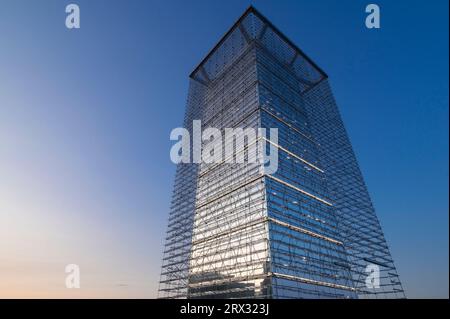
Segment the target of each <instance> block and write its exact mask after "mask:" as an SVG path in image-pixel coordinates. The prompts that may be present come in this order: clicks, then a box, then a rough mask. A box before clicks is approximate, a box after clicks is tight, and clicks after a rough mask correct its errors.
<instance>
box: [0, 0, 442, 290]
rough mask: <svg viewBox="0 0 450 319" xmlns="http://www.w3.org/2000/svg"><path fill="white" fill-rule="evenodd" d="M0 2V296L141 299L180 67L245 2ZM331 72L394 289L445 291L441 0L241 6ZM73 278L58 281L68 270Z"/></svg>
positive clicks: (156, 239) (156, 251)
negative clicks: (375, 14)
mask: <svg viewBox="0 0 450 319" xmlns="http://www.w3.org/2000/svg"><path fill="white" fill-rule="evenodd" d="M71 2H74V3H77V4H79V5H80V9H81V29H79V30H68V29H66V28H65V25H64V21H65V16H66V14H65V11H64V9H65V6H66V5H67V4H68V3H70V2H69V1H62V0H46V1H16V0H14V1H13V0H2V1H0V297H146V298H149V297H150V298H151V297H155V296H156V289H157V281H158V279H159V267H160V264H161V252H162V244H163V237H164V232H165V228H166V223H167V215H168V210H169V202H170V195H171V191H172V182H173V177H174V172H175V165H174V164H172V163H171V162H170V158H169V149H170V147H171V145H172V142H171V141H170V140H169V133H170V131H171V129H172V128H174V127H177V126H179V125H180V124H181V123H182V118H183V114H184V107H185V101H186V94H187V87H188V80H187V76H188V74H189V73H190V72H191V71H192V70H193V68H194V67H195V66H196V64H197V63H198V62H199V61H200V60H201V59H202V58H203V57H204V56H205V54H206V53H207V52H208V51H209V49H210V48H211V47H212V46H213V45H214V44H215V43H216V42H217V41H218V40H219V38H220V37H221V36H222V35H223V33H224V32H225V31H227V30H228V28H229V27H230V26H231V25H232V23H233V22H234V21H235V20H236V19H237V18H238V17H239V16H240V14H241V13H242V12H243V11H244V10H245V9H246V7H247V6H248V5H249V4H250V1H237V0H233V1H228V0H227V1H221V2H219V1H206V0H205V1H137V0H134V1H103V0H95V1H92V0H91V1H86V0H76V1H75V0H74V1H71ZM252 3H253V4H254V5H255V6H256V8H257V9H259V10H260V11H261V12H262V13H263V14H264V15H265V16H267V17H268V18H269V19H270V20H271V21H272V22H273V23H274V24H275V25H276V26H278V27H279V29H280V30H282V31H283V32H284V33H285V34H286V35H287V36H288V37H289V38H290V39H292V40H293V42H295V43H296V44H298V46H299V47H300V48H302V49H303V50H304V51H305V52H306V53H307V54H308V55H309V56H311V57H312V59H313V60H315V61H316V62H317V63H318V64H319V65H320V66H321V67H322V68H323V69H324V70H325V71H326V72H327V73H328V74H329V76H330V81H331V84H332V87H333V90H334V93H335V97H336V99H337V102H338V105H339V106H340V109H341V112H342V116H343V118H344V121H345V124H346V127H347V129H348V132H349V135H350V138H351V140H352V143H353V146H354V149H355V151H356V154H357V157H358V159H359V162H360V165H361V169H362V171H363V174H364V176H365V179H366V182H367V185H368V187H369V191H370V193H371V195H372V198H373V200H374V204H375V207H376V209H377V212H378V215H379V218H380V220H381V223H382V226H383V228H384V231H385V235H386V237H387V240H388V243H389V245H390V248H391V251H392V254H393V257H394V260H395V261H396V265H397V268H398V271H399V273H400V276H401V279H402V281H403V284H404V287H405V289H406V293H407V296H408V297H448V281H449V278H448V274H449V269H448V239H449V238H448V214H449V208H448V177H449V176H448V161H449V159H448V151H449V149H448V146H449V141H448V55H449V52H448V2H447V1H428V2H426V1H376V3H378V4H379V5H380V7H381V19H382V20H381V24H382V28H381V29H380V30H376V31H375V30H368V29H366V28H365V27H364V19H365V12H364V8H365V5H366V4H368V3H370V2H369V1H354V0H353V1H349V0H347V1H283V2H281V1H253V2H252ZM69 263H76V264H79V265H80V267H81V289H78V290H76V289H66V288H65V286H64V280H65V273H64V267H65V265H66V264H69Z"/></svg>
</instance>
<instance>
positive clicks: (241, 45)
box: [159, 7, 405, 298]
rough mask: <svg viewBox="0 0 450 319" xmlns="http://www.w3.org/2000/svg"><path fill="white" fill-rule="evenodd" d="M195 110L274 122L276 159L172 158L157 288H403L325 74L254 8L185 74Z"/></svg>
mask: <svg viewBox="0 0 450 319" xmlns="http://www.w3.org/2000/svg"><path fill="white" fill-rule="evenodd" d="M193 120H201V121H202V126H203V128H206V127H215V128H219V129H221V130H222V132H223V131H224V130H225V128H243V129H246V128H255V129H257V128H266V129H267V131H269V128H277V129H278V142H277V143H273V142H270V143H271V144H272V146H274V147H276V148H277V150H278V169H277V171H276V172H275V173H269V172H267V171H266V170H264V169H260V164H258V163H249V162H245V163H234V164H233V163H227V162H225V159H224V163H217V164H214V163H212V164H207V163H198V164H196V163H191V164H188V163H185V164H178V167H177V173H176V178H175V187H174V193H173V198H172V206H171V212H170V215H169V226H168V231H167V237H166V245H165V250H164V257H163V266H162V271H161V280H160V288H159V297H162V298H403V297H405V295H404V292H403V289H402V286H401V283H400V281H399V278H398V275H397V272H396V269H395V266H394V264H393V261H392V258H391V256H390V253H389V250H388V247H387V245H386V241H385V239H384V236H383V233H382V230H381V227H380V224H379V222H378V220H377V217H376V214H375V212H374V209H373V207H372V204H371V201H370V197H369V194H368V192H367V189H366V187H365V184H364V181H363V178H362V176H361V173H360V171H359V168H358V164H357V161H356V158H355V156H354V154H353V151H352V148H351V144H350V142H349V139H348V137H347V134H346V132H345V128H344V126H343V123H342V120H341V118H340V115H339V112H338V109H337V106H336V104H335V101H334V98H333V95H332V93H331V89H330V87H329V84H328V80H327V75H326V74H325V73H324V72H323V71H322V70H321V69H320V68H319V67H318V66H317V65H315V63H314V62H312V61H311V60H310V59H309V58H308V57H307V56H306V55H305V54H304V53H303V52H302V51H301V50H300V49H298V48H297V47H296V46H295V45H294V44H293V43H292V42H291V41H289V40H288V39H287V38H286V37H285V36H284V35H283V34H282V33H281V32H280V31H278V29H276V27H274V26H273V25H272V24H271V23H270V22H269V21H268V20H267V19H266V18H264V17H263V16H262V15H261V14H260V13H259V12H257V11H256V10H255V9H254V8H252V7H251V8H249V9H248V10H247V11H246V12H245V13H244V14H243V15H242V16H241V17H240V18H239V20H238V21H237V22H236V23H235V24H234V25H233V27H232V28H231V29H230V31H228V32H227V33H226V34H225V36H224V37H223V38H222V39H221V40H220V42H219V43H218V44H217V45H216V46H215V47H214V48H213V50H212V51H211V52H210V53H209V54H208V56H207V57H206V58H205V59H204V60H203V61H202V62H201V63H200V65H199V66H198V67H197V68H196V69H195V70H194V72H192V74H191V75H190V88H189V95H188V101H187V108H186V115H185V121H184V127H186V128H188V129H189V131H190V132H191V133H193V127H192V121H193ZM191 135H192V134H191ZM221 143H223V145H222V146H223V148H225V147H227V143H233V145H234V146H236V147H237V146H238V144H239V143H241V144H242V145H245V146H247V147H249V144H248V141H247V144H246V141H245V140H237V139H236V140H235V141H233V140H232V141H227V140H224V141H222V142H221ZM268 143H269V142H268V141H267V140H266V139H264V138H261V137H259V138H258V139H257V141H256V144H257V152H258V154H260V153H261V152H263V150H264V147H265V146H266V145H267V144H268ZM274 144H275V145H274ZM228 146H229V145H228ZM201 148H203V149H204V148H205V144H203V145H192V149H191V153H193V152H195V151H199V150H200V149H201ZM374 265H375V267H376V269H379V277H377V278H379V283H380V284H379V287H378V285H377V287H373V286H371V285H368V284H367V278H368V275H370V273H368V272H366V271H367V266H374Z"/></svg>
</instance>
